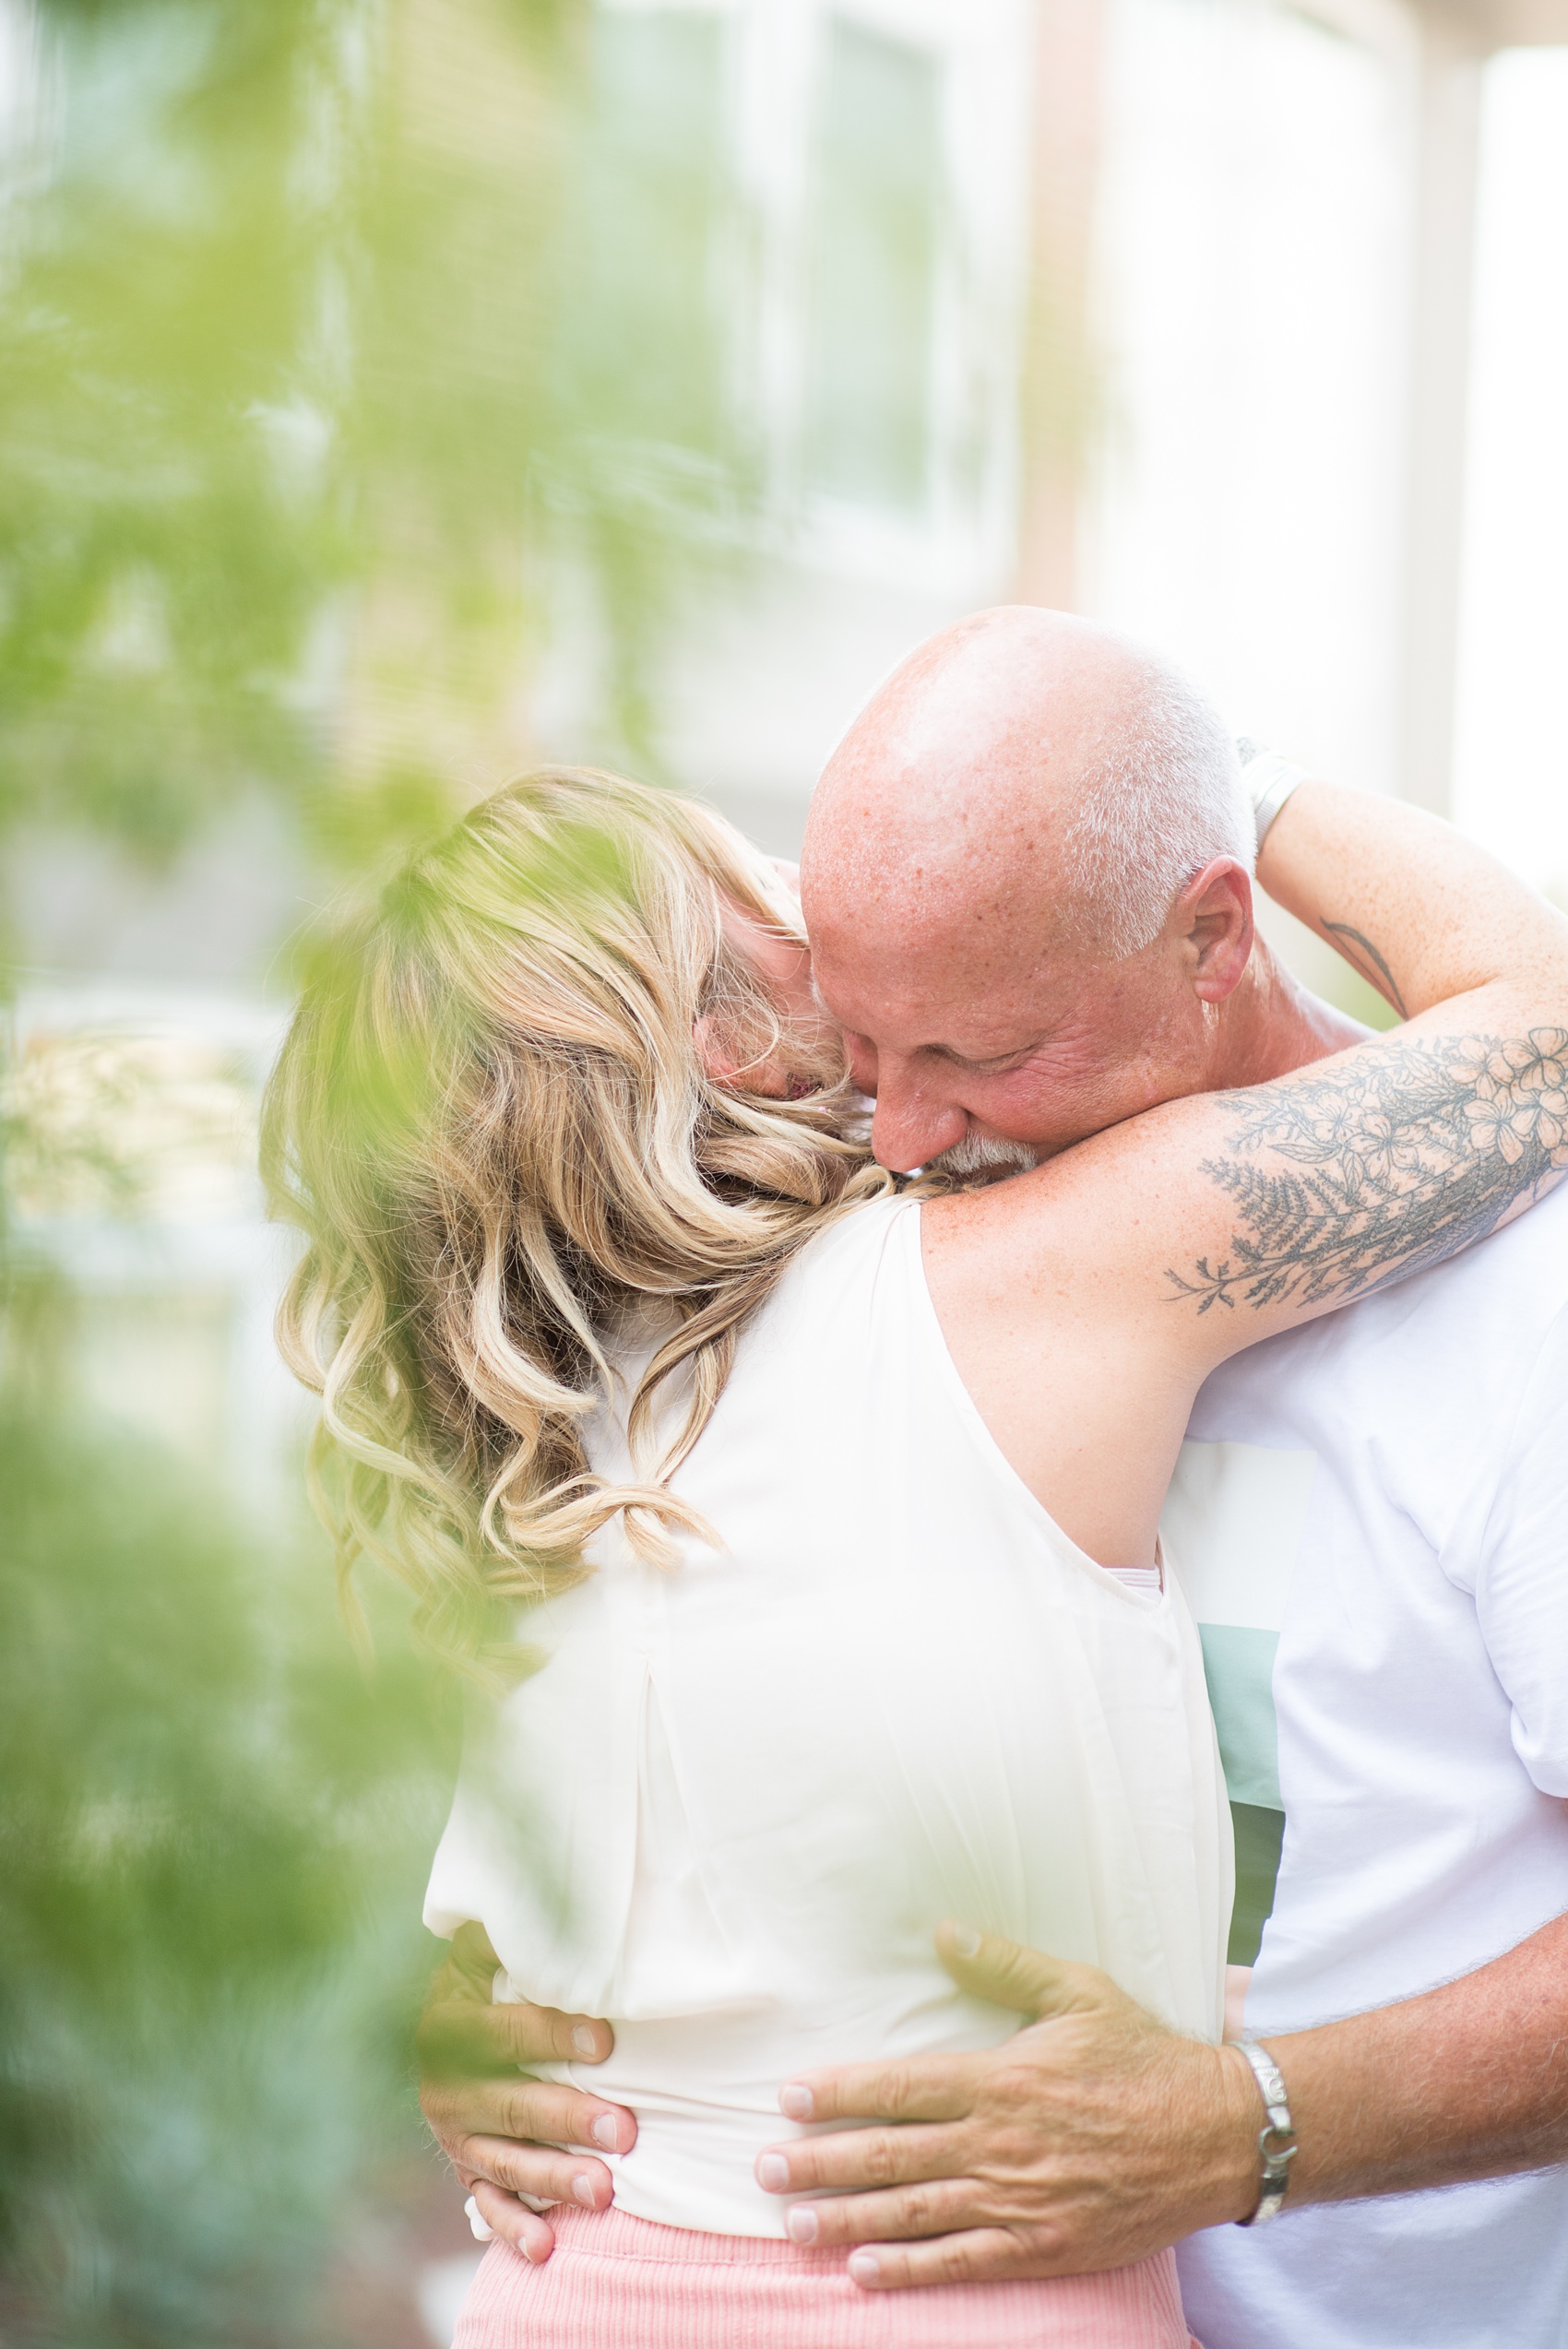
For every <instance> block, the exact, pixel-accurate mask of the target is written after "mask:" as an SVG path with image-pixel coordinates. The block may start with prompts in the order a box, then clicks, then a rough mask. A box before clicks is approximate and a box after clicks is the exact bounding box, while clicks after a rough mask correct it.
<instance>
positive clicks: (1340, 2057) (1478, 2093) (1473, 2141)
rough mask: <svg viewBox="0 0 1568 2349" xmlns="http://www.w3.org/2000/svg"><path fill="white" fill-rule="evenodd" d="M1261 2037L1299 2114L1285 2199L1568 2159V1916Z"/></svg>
mask: <svg viewBox="0 0 1568 2349" xmlns="http://www.w3.org/2000/svg"><path fill="white" fill-rule="evenodd" d="M1263 2044H1264V2045H1265V2046H1266V2047H1267V2048H1268V2049H1269V2051H1270V2053H1271V2054H1272V2055H1273V2057H1274V2058H1275V2061H1276V2062H1277V2064H1278V2066H1279V2069H1280V2070H1281V2071H1282V2072H1283V2074H1284V2076H1285V2083H1286V2086H1287V2089H1288V2090H1289V2097H1290V2109H1291V2115H1292V2118H1294V2120H1295V2123H1296V2134H1297V2141H1298V2145H1299V2148H1300V2150H1299V2152H1298V2153H1297V2155H1296V2158H1295V2161H1294V2162H1293V2163H1292V2165H1291V2178H1290V2191H1289V2201H1287V2203H1286V2208H1287V2209H1288V2210H1289V2209H1290V2208H1291V2207H1292V2206H1294V2205H1295V2204H1297V2203H1301V2202H1309V2201H1311V2202H1329V2201H1348V2200H1350V2199H1352V2198H1353V2197H1356V2196H1360V2195H1369V2194H1396V2193H1405V2192H1409V2191H1412V2190H1413V2189H1417V2188H1420V2187H1427V2186H1449V2185H1455V2184H1457V2183H1458V2182H1459V2181H1461V2180H1462V2179H1465V2178H1473V2177H1495V2176H1498V2175H1499V2174H1501V2173H1503V2172H1505V2171H1509V2170H1519V2169H1536V2168H1544V2167H1546V2166H1547V2165H1550V2164H1551V2163H1555V2162H1565V2161H1568V1916H1561V1917H1558V1918H1557V1919H1555V1920H1554V1922H1553V1923H1551V1924H1550V1925H1547V1926H1543V1927H1542V1928H1541V1929H1540V1931H1539V1932H1538V1933H1533V1934H1531V1936H1530V1938H1529V1940H1526V1941H1521V1942H1520V1943H1519V1944H1518V1946H1517V1948H1515V1949H1512V1950H1510V1951H1509V1952H1507V1953H1506V1955H1505V1956H1503V1957H1500V1958H1496V1959H1494V1960H1493V1962H1492V1963H1491V1964H1490V1965H1484V1966H1481V1967H1480V1968H1479V1970H1478V1971H1477V1972H1476V1973H1474V1974H1467V1975H1463V1976H1462V1977H1461V1978H1460V1979H1459V1980H1458V1981H1457V1982H1450V1983H1448V1984H1447V1985H1445V1987H1443V1988H1442V1989H1441V1990H1429V1991H1427V1992H1425V1993H1424V1994H1423V1995H1422V1996H1421V1997H1420V1998H1417V1999H1407V2000H1405V2001H1404V2002H1403V2003H1401V2004H1400V2005H1398V2006H1392V2007H1381V2008H1378V2009H1377V2010H1376V2011H1373V2012H1372V2013H1370V2014H1362V2015H1353V2016H1351V2017H1350V2018H1349V2020H1348V2021H1347V2022H1345V2023H1327V2024H1325V2025H1324V2026H1323V2028H1322V2029H1320V2030H1316V2031H1296V2032H1290V2033H1288V2034H1283V2035H1274V2034H1272V2033H1268V2034H1265V2035H1263Z"/></svg>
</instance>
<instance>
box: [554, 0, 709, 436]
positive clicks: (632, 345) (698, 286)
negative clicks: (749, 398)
mask: <svg viewBox="0 0 1568 2349" xmlns="http://www.w3.org/2000/svg"><path fill="white" fill-rule="evenodd" d="M725 32H726V26H725V23H724V21H723V19H722V18H720V17H719V16H718V15H716V14H715V13H714V12H713V11H712V10H711V9H695V8H637V9H628V8H601V9H600V10H599V11H598V12H597V13H596V15H595V18H594V24H593V89H592V114H591V125H592V127H591V137H590V148H589V155H588V267H589V270H590V273H591V280H592V282H591V285H590V287H589V288H588V298H587V299H586V300H585V301H584V302H583V303H582V304H581V307H580V319H581V322H582V324H583V325H584V326H590V325H592V326H597V329H598V338H597V339H596V340H595V341H594V342H592V343H591V344H590V345H589V346H588V349H587V350H586V351H585V353H584V356H585V357H586V360H587V363H588V370H589V374H590V378H591V380H590V381H589V382H588V383H587V384H585V385H583V386H580V388H581V389H582V390H583V391H584V392H586V394H587V395H588V401H589V409H588V412H589V413H591V414H592V415H593V416H595V417H596V418H600V417H602V418H603V419H605V420H606V421H608V422H609V423H610V425H611V427H612V430H615V431H618V432H622V433H628V434H630V435H632V436H633V437H635V438H636V439H639V440H647V441H657V442H660V443H663V444H665V445H671V446H675V447H696V448H707V447H710V446H712V445H714V444H715V443H716V442H717V441H718V439H719V437H720V435H721V433H722V431H723V425H724V419H723V415H722V394H723V387H724V381H725V374H724V353H723V342H724V335H725V321H724V317H723V311H722V301H721V286H720V282H719V273H718V268H717V244H718V238H719V228H720V223H721V221H722V219H723V215H724V210H725V205H726V198H727V196H728V193H729V189H728V184H727V173H726V168H725V157H726V148H727V140H726V125H725V121H724V112H723V87H724V38H725Z"/></svg>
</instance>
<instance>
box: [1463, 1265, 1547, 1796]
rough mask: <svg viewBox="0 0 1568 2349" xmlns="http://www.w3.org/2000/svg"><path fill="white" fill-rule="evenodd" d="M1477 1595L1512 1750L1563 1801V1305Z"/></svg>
mask: <svg viewBox="0 0 1568 2349" xmlns="http://www.w3.org/2000/svg"><path fill="white" fill-rule="evenodd" d="M1475 1593H1476V1611H1477V1614H1478V1616H1479V1621H1480V1629H1481V1636H1482V1638H1483V1639H1484V1640H1485V1642H1486V1644H1487V1651H1488V1654H1489V1655H1491V1662H1492V1668H1493V1670H1494V1671H1495V1672H1496V1674H1497V1677H1498V1679H1499V1680H1500V1681H1501V1682H1502V1684H1503V1690H1504V1691H1505V1693H1506V1695H1507V1697H1508V1701H1509V1702H1510V1704H1511V1705H1512V1706H1513V1724H1512V1734H1513V1739H1514V1749H1515V1752H1516V1753H1517V1754H1518V1757H1519V1759H1520V1761H1521V1762H1523V1763H1524V1765H1525V1768H1526V1770H1527V1771H1528V1772H1529V1774H1530V1776H1531V1777H1532V1778H1533V1779H1534V1781H1535V1783H1536V1785H1538V1787H1539V1788H1540V1790H1541V1792H1542V1793H1543V1794H1547V1795H1559V1796H1564V1797H1568V1311H1564V1312H1562V1313H1560V1314H1559V1315H1558V1316H1557V1319H1556V1320H1555V1321H1554V1322H1553V1323H1552V1324H1551V1327H1550V1330H1549V1331H1548V1333H1547V1336H1546V1340H1545V1343H1544V1344H1543V1345H1542V1347H1541V1349H1540V1353H1539V1355H1538V1358H1537V1360H1536V1363H1535V1367H1534V1369H1533V1370H1532V1371H1531V1373H1530V1378H1529V1381H1528V1383H1527V1384H1526V1388H1525V1392H1524V1394H1523V1397H1522V1399H1521V1402H1520V1405H1519V1409H1518V1413H1517V1416H1516V1418H1515V1422H1514V1427H1513V1430H1512V1432H1511V1435H1510V1438H1509V1441H1508V1444H1507V1449H1506V1451H1505V1453H1504V1455H1503V1464H1502V1468H1501V1471H1500V1474H1499V1477H1498V1481H1497V1486H1496V1489H1495V1492H1494V1494H1493V1498H1492V1502H1491V1510H1490V1512H1489V1513H1488V1517H1487V1523H1486V1527H1485V1531H1484V1534H1483V1536H1482V1539H1481V1543H1480V1547H1479V1558H1478V1563H1477V1572H1476V1583H1475Z"/></svg>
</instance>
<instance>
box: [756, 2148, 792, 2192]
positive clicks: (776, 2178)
mask: <svg viewBox="0 0 1568 2349" xmlns="http://www.w3.org/2000/svg"><path fill="white" fill-rule="evenodd" d="M756 2182H757V2184H758V2185H759V2186H764V2187H766V2189H767V2191H768V2192H769V2193H770V2194H782V2193H783V2191H784V2189H785V2188H786V2187H787V2186H788V2185H789V2183H790V2165H789V2163H788V2162H787V2161H786V2160H785V2158H784V2156H783V2154H782V2153H763V2154H760V2155H759V2156H758V2159H757V2165H756Z"/></svg>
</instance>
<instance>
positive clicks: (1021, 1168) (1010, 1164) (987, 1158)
mask: <svg viewBox="0 0 1568 2349" xmlns="http://www.w3.org/2000/svg"><path fill="white" fill-rule="evenodd" d="M1038 1166H1039V1151H1038V1150H1031V1149H1030V1148H1029V1146H1028V1144H1027V1143H1025V1142H1003V1141H1001V1140H999V1139H997V1138H996V1137H995V1136H993V1135H992V1134H989V1133H966V1134H965V1136H964V1138H963V1140H962V1141H961V1142H955V1143H954V1144H953V1145H951V1147H950V1148H948V1149H946V1150H943V1151H940V1152H939V1153H938V1154H937V1156H936V1157H934V1158H932V1160H931V1161H930V1162H929V1165H928V1167H927V1169H926V1171H927V1172H928V1173H929V1174H945V1175H958V1176H965V1175H981V1174H983V1175H992V1176H997V1177H1000V1176H1002V1175H1014V1174H1028V1170H1029V1169H1030V1168H1031V1167H1038Z"/></svg>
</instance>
